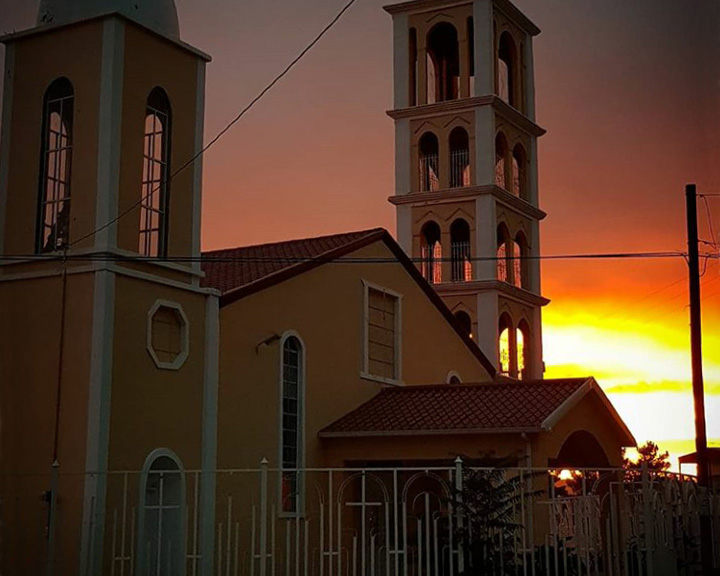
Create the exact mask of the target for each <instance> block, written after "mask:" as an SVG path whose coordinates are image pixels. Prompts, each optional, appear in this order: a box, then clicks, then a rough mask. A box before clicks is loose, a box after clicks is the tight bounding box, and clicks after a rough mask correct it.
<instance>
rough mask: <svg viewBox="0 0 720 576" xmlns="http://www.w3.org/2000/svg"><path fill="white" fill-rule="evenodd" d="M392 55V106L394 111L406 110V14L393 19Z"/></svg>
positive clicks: (407, 53) (408, 54)
mask: <svg viewBox="0 0 720 576" xmlns="http://www.w3.org/2000/svg"><path fill="white" fill-rule="evenodd" d="M393 54H394V58H393V78H394V79H395V87H394V90H395V93H394V100H393V101H394V106H395V109H398V108H407V107H408V106H409V101H408V96H409V94H410V84H409V82H410V70H409V68H408V67H409V66H410V38H409V30H408V17H407V15H406V14H397V15H396V16H395V17H394V18H393Z"/></svg>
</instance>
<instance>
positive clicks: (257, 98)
mask: <svg viewBox="0 0 720 576" xmlns="http://www.w3.org/2000/svg"><path fill="white" fill-rule="evenodd" d="M355 2H357V0H349V2H348V3H347V4H345V6H343V8H342V10H340V11H339V12H338V13H337V14H336V15H335V17H334V18H333V19H332V20H331V21H330V22H329V23H328V24H327V25H326V26H325V28H323V29H322V31H321V32H320V33H319V34H318V35H317V36H316V37H315V39H314V40H313V41H312V42H310V44H308V45H307V46H306V47H305V48H304V49H303V50H302V51H301V52H300V53H299V54H298V55H297V56H296V57H295V58H294V59H293V60H292V61H291V62H290V64H288V65H287V67H286V68H285V69H284V70H283V71H282V72H280V74H278V75H277V76H276V77H275V78H274V79H273V80H272V82H270V83H269V84H268V85H267V86H265V88H263V89H262V90H261V91H260V93H259V94H258V95H257V96H255V98H253V99H252V100H251V101H250V103H249V104H248V105H247V106H245V108H243V109H242V110H241V111H240V112H239V113H238V115H237V116H235V118H233V119H232V120H231V121H230V122H229V123H228V124H227V125H226V126H225V127H224V128H223V129H222V130H220V132H218V134H217V135H216V136H215V137H214V138H213V139H212V140H210V142H208V143H207V144H206V145H205V146H204V147H203V149H202V150H200V151H199V152H198V153H197V154H195V155H194V156H193V157H192V158H190V160H188V161H187V162H185V163H184V164H183V165H182V166H180V168H178V169H177V170H175V171H174V172H173V173H172V174H170V176H168V177H167V178H166V179H165V180H164V181H161V182H160V183H159V184H158V185H157V187H156V188H154V189H152V190H151V191H150V192H148V193H147V194H146V195H144V196H141V197H140V199H139V200H138V201H137V202H135V203H134V204H133V205H132V206H130V207H129V208H127V209H125V210H123V211H122V212H121V213H120V214H118V215H117V216H116V217H115V218H113V219H112V220H110V221H108V222H106V223H105V224H103V225H102V226H100V227H98V228H96V229H95V230H93V231H92V232H90V233H89V234H86V235H85V236H82V237H80V238H79V239H77V240H75V242H73V243H72V244H70V245H69V246H70V247H72V246H75V245H76V244H78V243H79V242H82V241H83V240H87V239H88V238H91V237H93V236H95V234H97V233H98V232H101V231H103V230H105V229H106V228H109V227H110V226H112V225H113V224H115V223H116V222H118V221H119V220H120V219H121V218H124V217H125V216H127V215H128V214H130V213H131V212H132V211H133V210H135V209H136V208H137V207H138V206H140V205H141V204H142V203H143V202H144V201H145V200H147V199H148V198H150V197H152V195H153V194H155V192H157V191H158V190H160V189H161V188H162V187H163V186H165V185H166V184H167V183H168V182H170V181H171V180H172V179H173V178H175V177H176V176H177V175H178V174H180V173H181V172H183V171H184V170H185V169H186V168H188V167H189V166H191V165H192V164H194V163H195V162H196V161H197V160H198V159H199V158H200V157H201V156H203V154H205V152H207V151H208V150H209V149H210V148H211V147H212V146H213V145H214V144H215V143H216V142H217V141H218V140H220V138H222V137H223V136H224V135H225V134H226V133H227V132H228V131H229V130H230V129H231V128H232V127H233V126H234V125H235V124H237V123H238V121H239V120H240V119H241V118H242V117H243V116H245V114H246V113H247V112H249V111H250V109H251V108H252V107H253V106H255V104H257V103H258V102H259V101H260V100H261V99H262V97H263V96H265V94H267V93H268V92H269V91H270V90H272V88H273V87H274V86H275V85H276V84H277V83H278V82H280V80H282V79H283V78H284V77H285V76H286V75H287V74H288V73H289V72H290V70H292V69H293V68H294V67H295V65H296V64H297V63H298V62H300V60H302V59H303V58H304V57H305V55H306V54H307V53H308V52H310V50H312V49H313V48H314V47H315V45H316V44H317V43H318V42H320V40H321V39H322V38H323V36H325V34H327V33H328V32H329V31H330V29H331V28H332V27H333V26H335V24H337V22H338V21H339V20H340V18H342V17H343V15H344V14H345V12H347V11H348V10H349V9H350V8H351V6H352V5H353V4H355Z"/></svg>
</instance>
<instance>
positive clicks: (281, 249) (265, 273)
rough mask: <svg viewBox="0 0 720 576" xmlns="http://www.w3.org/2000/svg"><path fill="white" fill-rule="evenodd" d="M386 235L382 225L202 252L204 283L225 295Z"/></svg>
mask: <svg viewBox="0 0 720 576" xmlns="http://www.w3.org/2000/svg"><path fill="white" fill-rule="evenodd" d="M383 234H387V232H386V231H385V230H383V229H382V228H373V229H370V230H361V231H358V232H347V233H344V234H333V235H332V236H320V237H318V238H304V239H301V240H289V241H286V242H276V243H274V244H260V245H257V246H241V247H240V248H228V249H226V250H215V251H212V252H203V255H202V257H203V263H202V269H203V271H204V272H205V279H204V280H203V286H207V287H210V288H215V289H217V290H219V291H220V292H222V293H223V294H225V293H228V292H231V291H233V290H236V289H238V288H243V287H246V286H248V285H250V284H253V283H254V282H258V281H260V280H263V279H265V278H268V277H270V276H274V275H280V273H282V272H285V271H288V269H291V268H301V267H303V265H307V264H308V263H309V261H312V260H317V259H320V260H324V259H325V258H331V257H337V255H336V254H335V253H336V252H337V251H338V250H342V249H347V248H353V247H355V245H357V244H359V243H364V242H365V241H368V240H371V239H372V240H377V239H379V238H380V237H382V235H383ZM299 271H300V270H298V272H299Z"/></svg>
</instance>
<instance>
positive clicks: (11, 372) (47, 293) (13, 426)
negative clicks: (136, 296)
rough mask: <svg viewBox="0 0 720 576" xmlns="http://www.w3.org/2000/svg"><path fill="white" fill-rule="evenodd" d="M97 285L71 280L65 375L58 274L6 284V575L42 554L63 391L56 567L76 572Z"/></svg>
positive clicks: (0, 401)
mask: <svg viewBox="0 0 720 576" xmlns="http://www.w3.org/2000/svg"><path fill="white" fill-rule="evenodd" d="M54 266H55V268H57V266H56V265H54ZM93 288H94V283H93V276H92V275H91V274H69V275H68V276H67V297H66V301H65V315H66V319H65V323H64V333H65V334H64V344H63V354H62V368H61V369H60V370H59V367H60V365H61V362H60V347H61V345H60V339H61V324H62V323H61V313H62V307H63V305H62V277H61V276H60V275H59V274H58V275H54V276H49V277H47V278H40V279H35V280H26V281H23V282H2V283H0V318H2V322H3V327H4V328H3V330H0V423H1V424H2V430H1V432H2V433H1V434H0V470H2V475H1V476H0V498H2V501H3V518H4V522H3V524H2V528H3V530H2V534H0V537H1V538H2V541H3V550H4V554H3V557H2V565H3V567H4V568H7V569H9V571H8V573H15V572H14V569H10V567H15V568H17V566H18V565H20V564H24V565H25V566H32V565H34V564H33V563H34V562H35V563H37V562H39V559H40V556H41V555H40V554H38V552H39V551H38V549H37V547H36V543H37V535H38V534H41V533H42V530H43V528H44V522H45V520H46V519H47V503H45V502H44V501H42V500H41V498H40V496H41V495H42V494H43V493H44V492H45V491H47V490H49V489H50V486H51V474H52V470H53V462H54V461H55V459H56V458H55V456H54V454H53V451H54V450H53V447H54V438H55V422H56V409H57V403H58V394H59V392H60V391H61V393H60V399H61V400H60V406H59V426H58V433H59V435H58V452H57V464H58V468H57V472H58V474H59V475H60V477H59V480H58V484H57V487H58V492H59V493H61V494H62V509H63V513H62V515H61V516H59V517H58V528H59V529H58V533H57V538H58V540H57V546H58V550H65V551H66V553H64V554H62V556H58V559H57V566H56V567H57V569H58V570H59V571H61V572H65V571H68V572H70V571H72V570H74V565H75V564H74V563H75V561H76V554H77V550H78V541H79V535H80V525H81V520H82V518H81V514H82V504H81V503H82V494H83V488H84V477H83V476H82V475H81V474H78V473H79V472H82V471H83V470H84V468H85V456H86V450H85V447H86V441H87V399H88V380H89V374H90V354H89V353H88V351H89V350H90V346H91V338H92V334H91V331H92V306H93V305H92V294H93ZM59 373H60V374H61V379H59V378H58V374H59ZM19 519H22V521H18V520H19Z"/></svg>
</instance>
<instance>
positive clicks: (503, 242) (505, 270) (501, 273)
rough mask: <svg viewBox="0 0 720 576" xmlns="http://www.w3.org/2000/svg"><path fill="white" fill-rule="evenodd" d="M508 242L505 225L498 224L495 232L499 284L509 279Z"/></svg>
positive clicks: (508, 234)
mask: <svg viewBox="0 0 720 576" xmlns="http://www.w3.org/2000/svg"><path fill="white" fill-rule="evenodd" d="M509 240H510V233H509V232H508V229H507V227H506V226H505V224H500V226H498V230H497V246H498V249H497V279H498V280H500V282H507V281H508V280H509V278H510V267H509V265H508V258H509V256H510V254H509V250H508V243H509Z"/></svg>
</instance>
